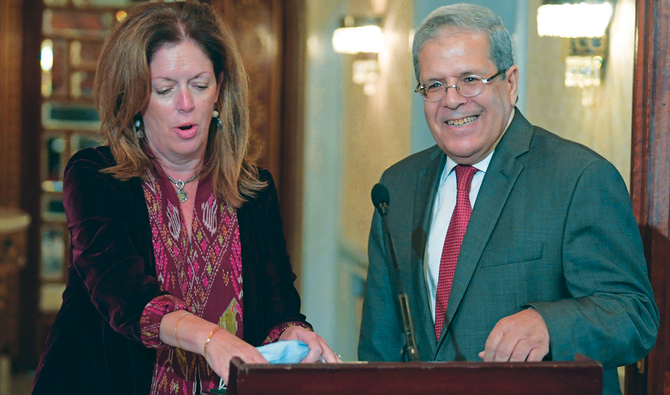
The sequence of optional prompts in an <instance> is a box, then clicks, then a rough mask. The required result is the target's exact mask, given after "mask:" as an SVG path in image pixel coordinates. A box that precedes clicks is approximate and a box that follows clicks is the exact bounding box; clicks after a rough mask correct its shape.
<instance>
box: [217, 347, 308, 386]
mask: <svg viewBox="0 0 670 395" xmlns="http://www.w3.org/2000/svg"><path fill="white" fill-rule="evenodd" d="M256 350H258V352H260V353H261V355H262V356H263V358H265V359H266V360H267V361H268V362H270V363H299V362H300V361H302V360H303V359H305V357H306V356H307V354H309V346H308V345H307V344H305V342H303V341H300V340H280V341H278V342H274V343H270V344H266V345H264V346H260V347H256ZM209 393H211V394H225V393H226V384H225V383H224V382H223V379H221V381H220V382H219V389H218V390H210V391H209Z"/></svg>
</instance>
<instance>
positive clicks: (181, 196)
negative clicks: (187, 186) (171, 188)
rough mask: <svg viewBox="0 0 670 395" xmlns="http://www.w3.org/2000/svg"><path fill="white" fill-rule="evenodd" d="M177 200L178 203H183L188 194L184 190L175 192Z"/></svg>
mask: <svg viewBox="0 0 670 395" xmlns="http://www.w3.org/2000/svg"><path fill="white" fill-rule="evenodd" d="M177 199H179V203H184V202H185V201H187V200H188V193H186V191H184V190H181V191H177Z"/></svg>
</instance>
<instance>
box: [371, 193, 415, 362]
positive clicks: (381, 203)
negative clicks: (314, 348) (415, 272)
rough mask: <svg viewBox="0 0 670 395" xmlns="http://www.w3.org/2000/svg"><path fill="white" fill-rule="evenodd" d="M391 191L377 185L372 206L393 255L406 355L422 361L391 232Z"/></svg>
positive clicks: (413, 359) (411, 359)
mask: <svg viewBox="0 0 670 395" xmlns="http://www.w3.org/2000/svg"><path fill="white" fill-rule="evenodd" d="M390 200H391V199H390V197H389V190H388V189H386V187H385V186H384V185H382V184H375V186H374V187H373V188H372V204H374V205H375V208H377V212H379V215H380V216H381V217H382V221H383V223H384V234H385V235H386V241H387V244H388V246H389V252H390V253H391V262H392V264H393V273H395V278H396V297H397V298H398V305H399V308H400V318H401V320H402V325H403V332H404V334H405V348H404V350H403V351H404V354H405V355H406V356H407V359H408V360H410V361H420V360H421V358H420V357H419V348H418V347H417V346H416V339H415V336H414V325H413V324H412V313H411V312H410V310H409V300H408V299H407V294H406V293H405V290H404V288H403V286H402V279H401V278H400V268H399V267H398V258H397V257H396V255H395V248H394V247H393V240H392V239H391V232H390V231H389V225H388V221H387V220H386V214H387V213H388V205H389V203H390Z"/></svg>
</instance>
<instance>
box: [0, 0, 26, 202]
mask: <svg viewBox="0 0 670 395" xmlns="http://www.w3.org/2000/svg"><path fill="white" fill-rule="evenodd" d="M21 4H22V2H21V1H20V0H3V1H2V2H0V76H2V78H0V125H1V127H0V142H1V143H2V144H1V145H0V206H10V207H18V206H19V196H20V193H21V189H20V182H21V133H20V130H21V56H20V51H17V50H16V49H17V48H21V41H22V40H21Z"/></svg>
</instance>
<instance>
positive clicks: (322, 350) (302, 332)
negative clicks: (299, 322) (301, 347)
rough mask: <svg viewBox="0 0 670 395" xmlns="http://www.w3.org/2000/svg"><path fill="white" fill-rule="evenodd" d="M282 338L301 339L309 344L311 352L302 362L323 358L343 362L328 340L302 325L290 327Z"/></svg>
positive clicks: (326, 360)
mask: <svg viewBox="0 0 670 395" xmlns="http://www.w3.org/2000/svg"><path fill="white" fill-rule="evenodd" d="M282 340H301V341H303V342H305V344H307V345H308V346H309V354H307V356H306V357H305V359H303V360H302V361H301V362H300V363H311V362H316V361H318V360H320V359H323V360H324V361H325V362H330V363H341V362H342V361H341V360H340V358H338V356H337V354H335V353H334V352H333V350H331V349H330V347H329V346H328V343H326V340H325V339H324V338H323V337H321V336H319V335H317V334H316V333H314V332H312V331H309V330H307V329H305V328H303V327H300V326H291V327H288V328H287V329H286V330H285V331H284V333H282V334H281V336H280V337H279V341H282Z"/></svg>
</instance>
